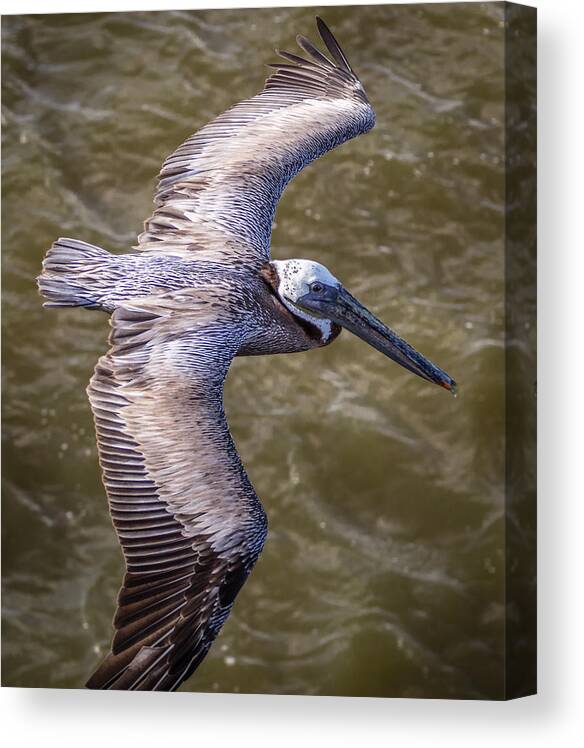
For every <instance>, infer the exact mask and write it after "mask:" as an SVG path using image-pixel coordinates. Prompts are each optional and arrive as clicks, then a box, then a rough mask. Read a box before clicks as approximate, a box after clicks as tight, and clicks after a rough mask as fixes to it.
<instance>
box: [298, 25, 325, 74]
mask: <svg viewBox="0 0 584 748" xmlns="http://www.w3.org/2000/svg"><path fill="white" fill-rule="evenodd" d="M296 43H297V44H298V46H299V47H301V48H302V49H303V50H304V51H305V52H306V54H308V55H310V56H311V57H312V59H313V60H316V61H317V62H318V63H319V64H320V65H322V66H323V67H325V68H329V69H330V68H333V70H334V67H335V66H334V65H333V63H332V62H331V61H330V60H329V58H328V57H326V56H325V55H323V53H322V52H321V51H320V49H317V48H316V47H315V46H314V44H313V43H312V42H311V41H310V39H307V38H306V37H305V36H302V34H299V35H298V36H297V37H296Z"/></svg>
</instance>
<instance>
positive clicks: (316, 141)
mask: <svg viewBox="0 0 584 748" xmlns="http://www.w3.org/2000/svg"><path fill="white" fill-rule="evenodd" d="M317 25H318V30H319V33H320V35H321V38H322V40H323V41H324V43H325V45H326V47H327V50H328V52H329V53H330V55H331V56H332V58H333V60H332V61H331V60H330V59H329V58H328V57H327V56H326V55H324V54H323V53H322V52H321V51H320V50H319V49H317V48H316V47H315V46H314V45H313V44H312V42H310V41H309V40H308V39H306V38H305V37H303V36H299V37H298V39H297V41H298V44H299V46H300V47H301V49H302V50H303V51H304V52H305V53H306V55H307V57H302V56H300V55H296V54H293V53H289V52H278V54H279V55H280V56H281V57H282V58H283V59H285V60H286V62H285V63H273V64H272V65H271V67H272V68H273V69H274V72H273V74H272V75H270V77H269V78H268V79H267V80H266V82H265V85H264V88H263V90H262V91H261V92H260V93H259V94H257V95H256V96H254V97H253V98H251V99H247V100H245V101H242V102H240V103H239V104H236V105H235V106H233V107H232V108H231V109H229V110H227V111H226V112H224V113H223V114H221V115H219V116H218V117H217V118H216V119H215V120H213V121H212V122H210V123H209V124H208V125H206V126H205V127H203V128H202V129H201V130H199V131H198V132H196V133H195V134H194V135H192V136H191V137H190V138H188V140H186V141H185V142H184V143H183V144H182V145H181V146H179V148H177V150H176V151H175V152H174V153H173V154H171V155H170V156H169V157H168V158H167V159H166V161H165V162H164V164H163V166H162V169H161V172H160V175H159V182H158V188H157V191H156V194H155V206H156V207H155V211H154V214H153V215H152V216H151V217H150V218H149V219H148V220H147V221H146V222H145V224H144V232H143V233H142V234H141V235H140V236H139V238H138V248H139V249H143V250H150V251H155V252H162V253H169V254H175V255H176V254H180V253H181V252H185V251H186V252H188V253H190V252H191V251H194V250H204V251H205V252H206V256H208V257H209V256H210V257H212V258H213V259H214V260H215V261H217V262H230V263H232V262H234V261H236V260H241V261H245V262H248V263H254V262H256V263H257V264H258V265H259V264H262V263H263V262H265V261H266V260H267V259H269V245H270V237H271V229H272V221H273V217H274V212H275V210H276V206H277V203H278V201H279V199H280V196H281V194H282V192H283V190H284V188H285V187H286V185H287V184H288V182H289V181H290V180H291V179H292V178H293V177H294V176H295V175H296V174H298V172H299V171H301V170H302V169H303V168H304V167H305V166H307V165H308V164H309V163H311V162H312V161H313V160H314V159H316V158H318V157H319V156H321V155H323V154H324V153H326V152H327V151H329V150H331V149H332V148H335V147H336V146H337V145H340V144H341V143H344V142H345V141H346V140H349V139H351V138H354V137H356V136H357V135H360V134H361V133H365V132H367V131H368V130H370V129H371V128H372V127H373V125H374V123H375V114H374V112H373V109H372V108H371V105H370V103H369V101H368V99H367V96H366V94H365V91H364V89H363V86H362V85H361V82H360V81H359V79H358V78H357V76H356V75H355V73H354V72H353V70H352V69H351V66H350V65H349V62H348V60H347V58H346V56H345V54H344V53H343V51H342V49H341V47H340V45H339V44H338V42H337V41H336V39H335V38H334V36H333V34H332V33H331V31H330V30H329V29H328V27H327V26H326V24H325V23H324V21H322V20H321V19H317Z"/></svg>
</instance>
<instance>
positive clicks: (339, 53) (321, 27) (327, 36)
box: [316, 16, 353, 73]
mask: <svg viewBox="0 0 584 748" xmlns="http://www.w3.org/2000/svg"><path fill="white" fill-rule="evenodd" d="M316 26H317V28H318V33H319V34H320V37H321V39H322V40H323V42H324V43H325V45H326V48H327V49H328V51H329V52H330V53H331V55H332V56H333V58H334V60H335V62H336V63H337V65H338V66H339V67H341V68H343V69H344V70H346V71H347V72H348V73H352V72H353V70H352V69H351V66H350V65H349V60H347V58H346V56H345V53H344V52H343V50H342V49H341V46H340V44H339V43H338V41H337V40H336V39H335V37H334V35H333V32H332V31H331V30H330V29H329V27H328V26H327V25H326V23H325V22H324V21H323V20H322V18H321V17H320V16H316Z"/></svg>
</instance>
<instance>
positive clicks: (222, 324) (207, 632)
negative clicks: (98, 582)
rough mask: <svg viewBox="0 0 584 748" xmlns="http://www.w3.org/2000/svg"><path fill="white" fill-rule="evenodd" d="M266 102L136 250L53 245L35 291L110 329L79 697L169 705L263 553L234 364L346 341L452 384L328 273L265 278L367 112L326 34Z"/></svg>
mask: <svg viewBox="0 0 584 748" xmlns="http://www.w3.org/2000/svg"><path fill="white" fill-rule="evenodd" d="M316 20H317V26H318V30H319V32H320V36H321V38H322V41H323V42H324V44H325V45H326V47H327V49H328V52H329V53H330V58H329V57H327V56H325V55H324V54H323V53H322V52H321V51H319V50H318V49H317V48H316V47H315V46H314V45H313V44H312V43H311V42H310V41H308V39H306V38H305V37H302V36H299V37H298V38H297V42H298V44H299V46H300V47H301V48H302V50H304V52H305V54H306V57H302V56H298V55H296V54H292V53H289V52H278V54H279V55H280V56H281V57H282V58H283V59H284V60H285V62H283V63H282V62H280V63H276V64H273V65H272V66H271V67H273V68H274V69H275V72H274V73H273V74H272V75H271V76H270V77H269V78H268V79H267V81H266V83H265V86H264V88H263V90H262V91H261V92H260V93H259V94H257V95H256V96H254V97H253V98H251V99H247V100H246V101H243V102H241V103H239V104H236V105H235V106H233V107H232V108H231V109H229V110H228V111H227V112H224V113H223V114H221V115H219V116H218V117H217V118H216V119H215V120H213V121H212V122H211V123H210V124H208V125H206V126H205V127H203V128H202V129H201V130H199V131H198V132H197V133H195V134H194V135H192V136H191V137H190V138H189V139H188V140H187V141H186V142H185V143H184V144H183V145H181V146H180V147H179V148H178V149H177V150H176V151H175V152H174V153H173V154H172V155H171V156H170V157H169V158H167V160H166V161H165V162H164V164H163V166H162V171H161V172H160V176H159V182H158V188H157V191H156V195H155V210H154V214H153V215H152V217H151V218H149V219H148V220H147V221H146V223H145V225H144V232H143V233H142V234H140V236H139V238H138V245H137V247H135V249H138V250H140V251H139V252H135V253H129V254H125V255H118V256H114V255H112V254H110V253H109V252H107V251H105V250H103V249H101V248H99V247H96V246H92V245H90V244H87V243H85V242H82V241H78V240H76V239H59V240H58V241H56V242H55V243H54V244H53V246H52V247H51V248H50V250H49V251H48V253H47V255H46V258H45V260H44V262H43V271H42V274H41V275H40V276H39V278H38V285H39V289H40V292H41V293H42V295H43V296H44V297H45V298H46V299H47V302H45V306H48V307H68V306H73V307H75V306H78V307H85V308H87V309H101V310H104V311H106V312H109V313H111V314H112V317H111V327H112V330H111V333H110V338H109V343H110V349H109V351H108V352H107V353H106V354H105V355H104V356H102V357H101V358H100V359H99V361H98V363H97V366H96V367H95V372H94V374H93V376H92V378H91V381H90V383H89V387H88V389H87V392H88V396H89V401H90V404H91V407H92V410H93V414H94V419H95V427H96V432H97V443H98V448H99V461H100V465H101V469H102V473H103V481H104V486H105V489H106V492H107V495H108V499H109V508H110V513H111V516H112V520H113V524H114V527H115V529H116V532H117V535H118V539H119V541H120V544H121V547H122V550H123V554H124V558H125V563H126V571H125V576H124V581H123V586H122V589H121V590H120V593H119V596H118V607H117V612H116V614H115V618H114V628H115V634H114V637H113V642H112V645H111V652H110V653H109V654H108V655H107V656H106V658H105V660H104V661H103V662H102V664H101V665H100V666H99V667H98V668H97V670H96V671H95V672H94V674H93V675H92V676H91V677H90V679H89V681H88V682H87V684H86V685H87V687H88V688H97V689H122V690H147V691H155V690H159V691H172V690H175V689H177V688H178V687H179V686H180V684H181V683H182V682H183V681H184V680H185V679H186V678H188V677H189V676H190V675H191V674H192V673H193V671H194V670H195V669H196V668H197V666H198V665H199V664H200V663H201V661H202V660H203V658H204V657H205V655H206V654H207V652H208V650H209V647H210V646H211V644H212V643H213V640H214V639H215V637H216V636H217V634H218V632H219V630H220V628H221V626H222V625H223V623H224V622H225V620H226V618H227V616H228V615H229V612H230V610H231V607H232V605H233V602H234V600H235V597H236V595H237V593H238V592H239V590H240V589H241V587H242V585H243V584H244V582H245V581H246V579H247V577H248V576H249V573H250V572H251V570H252V567H253V566H254V564H255V562H256V561H257V558H258V556H259V554H260V552H261V550H262V547H263V545H264V540H265V538H266V532H267V521H266V515H265V512H264V510H263V507H262V505H261V503H260V501H259V499H258V497H257V495H256V493H255V491H254V489H253V487H252V485H251V483H250V481H249V478H248V476H247V474H246V472H245V469H244V467H243V465H242V463H241V460H240V458H239V455H238V453H237V450H236V448H235V445H234V443H233V440H232V438H231V435H230V433H229V428H228V425H227V421H226V418H225V412H224V408H223V383H224V380H225V377H226V375H227V371H228V369H229V366H230V364H231V362H232V360H233V358H234V357H235V356H246V355H257V354H268V353H291V352H297V351H305V350H309V349H311V348H319V347H322V346H325V345H328V344H329V343H331V342H332V341H333V340H334V339H335V338H336V337H337V336H338V335H339V333H340V332H341V328H343V327H344V328H346V329H347V330H350V331H351V332H352V333H354V334H355V335H358V336H359V337H360V338H362V339H363V340H364V341H366V342H367V343H369V344H370V345H372V346H373V347H374V348H376V349H377V350H378V351H381V352H382V353H384V354H385V355H386V356H388V357H389V358H391V359H393V360H394V361H397V362H398V363H399V364H401V365H402V366H403V367H405V368H406V369H408V370H409V371H411V372H413V373H414V374H417V375H418V376H419V377H421V378H422V379H425V380H427V381H429V382H434V383H436V384H439V385H441V386H442V387H444V388H446V389H447V390H451V391H454V388H455V383H454V380H452V379H451V378H450V377H449V376H448V374H446V373H445V372H444V371H442V370H441V369H439V368H438V367H437V366H435V365H434V364H432V363H431V362H430V361H428V360H427V359H426V358H424V356H422V355H421V354H420V353H418V352H417V351H416V350H414V349H413V348H412V347H411V346H410V345H408V344H407V343H406V342H405V341H404V340H402V339H401V338H400V337H399V336H398V335H397V334H396V333H395V332H393V331H392V330H390V329H389V328H388V327H386V326H385V325H384V324H383V323H382V322H381V321H380V320H378V319H377V318H376V317H375V316H374V315H373V314H372V313H371V312H369V311H368V310H367V309H366V308H365V307H364V306H363V305H362V304H361V303H359V302H358V301H357V300H356V299H355V298H354V297H353V296H351V294H350V293H349V292H348V291H347V290H346V289H345V288H344V287H343V286H342V285H341V283H340V282H339V281H338V280H337V279H336V278H335V277H334V276H333V275H332V274H331V273H330V272H329V271H328V270H327V269H326V268H325V267H323V266H322V265H320V264H319V263H317V262H311V261H308V260H283V261H280V260H273V261H271V260H270V235H271V227H272V219H273V217H274V212H275V209H276V205H277V203H278V200H279V198H280V195H281V194H282V191H283V190H284V187H285V186H286V185H287V184H288V182H289V181H290V180H291V179H292V178H293V177H294V176H295V175H296V174H298V172H299V171H300V170H301V169H303V168H304V167H305V166H306V165H307V164H309V163H310V162H311V161H314V160H315V159H316V158H318V157H319V156H321V155H322V154H324V153H326V152H327V151H329V150H331V149H332V148H334V147H335V146H337V145H340V144H341V143H343V142H345V141H346V140H349V139H351V138H353V137H355V136H357V135H360V134H361V133H365V132H367V131H368V130H370V129H371V128H372V127H373V125H374V123H375V115H374V113H373V109H372V108H371V105H370V103H369V101H368V99H367V96H366V95H365V91H364V89H363V86H362V85H361V83H360V81H359V79H358V78H357V76H356V75H355V73H354V72H353V70H352V69H351V66H350V65H349V62H348V60H347V58H346V57H345V55H344V53H343V51H342V50H341V48H340V46H339V44H338V43H337V41H336V40H335V38H334V36H333V35H332V33H331V32H330V30H329V29H328V28H327V26H326V25H325V23H324V22H323V21H322V20H321V19H320V18H317V19H316Z"/></svg>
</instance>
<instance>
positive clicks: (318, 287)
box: [310, 281, 324, 293]
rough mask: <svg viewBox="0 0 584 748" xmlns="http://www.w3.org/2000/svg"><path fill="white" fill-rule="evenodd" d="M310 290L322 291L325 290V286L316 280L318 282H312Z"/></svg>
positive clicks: (313, 291) (314, 291)
mask: <svg viewBox="0 0 584 748" xmlns="http://www.w3.org/2000/svg"><path fill="white" fill-rule="evenodd" d="M310 290H311V291H312V293H322V292H323V291H324V286H323V285H322V283H319V282H318V281H316V283H311V284H310Z"/></svg>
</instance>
